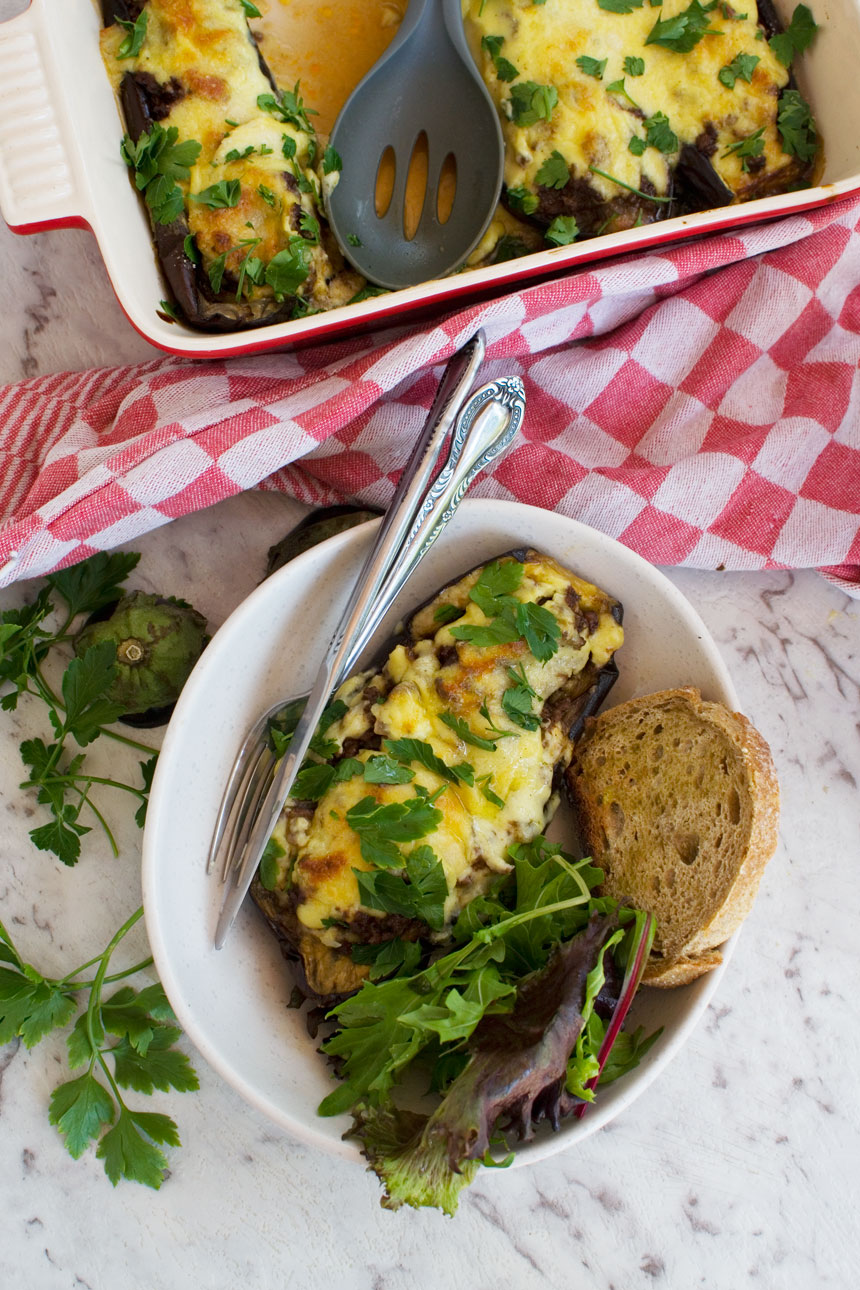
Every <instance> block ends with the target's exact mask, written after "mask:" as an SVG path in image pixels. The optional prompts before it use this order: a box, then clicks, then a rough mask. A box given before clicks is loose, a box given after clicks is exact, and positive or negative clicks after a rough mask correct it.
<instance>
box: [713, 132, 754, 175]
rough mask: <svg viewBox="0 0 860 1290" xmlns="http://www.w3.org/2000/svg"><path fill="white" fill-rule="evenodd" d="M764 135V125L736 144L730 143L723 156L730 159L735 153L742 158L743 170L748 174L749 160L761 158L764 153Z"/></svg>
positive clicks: (738, 140)
mask: <svg viewBox="0 0 860 1290" xmlns="http://www.w3.org/2000/svg"><path fill="white" fill-rule="evenodd" d="M763 135H764V126H763V125H762V126H759V128H758V129H757V130H754V131H753V133H752V134H748V135H747V136H746V138H745V139H737V140H736V141H735V142H734V143H730V144H729V146H728V147H727V148H726V150H725V152H724V153H723V154H722V155H723V156H724V157H728V156H730V155H731V154H732V153H735V154H736V155H737V156H738V157H740V158H741V170H743V171H744V173H747V172H748V171H749V158H750V157H760V156H761V155H762V153H763V152H764V139H763V137H762V136H763Z"/></svg>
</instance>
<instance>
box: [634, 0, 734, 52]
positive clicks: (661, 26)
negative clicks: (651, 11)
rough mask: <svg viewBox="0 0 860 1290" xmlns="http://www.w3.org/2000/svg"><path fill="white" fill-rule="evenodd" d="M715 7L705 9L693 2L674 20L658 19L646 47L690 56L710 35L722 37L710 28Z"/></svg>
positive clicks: (695, 1) (697, 0)
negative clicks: (655, 46)
mask: <svg viewBox="0 0 860 1290" xmlns="http://www.w3.org/2000/svg"><path fill="white" fill-rule="evenodd" d="M713 7H714V6H713V5H712V4H709V5H707V6H705V7H703V6H702V5H701V4H700V3H699V0H691V3H690V5H689V6H688V7H687V8H686V9H684V10H683V12H682V13H679V14H676V15H675V16H674V18H665V19H664V18H658V19H657V21H656V22H655V24H654V26H653V27H652V28H651V30H650V31H649V33H648V35H647V36H646V37H645V44H646V45H662V47H663V48H664V49H673V50H674V51H675V53H676V54H689V52H690V50H691V49H694V48H695V47H696V45H698V43H699V41H700V40H701V39H702V38H703V37H704V36H708V35H720V32H719V31H718V30H716V29H715V28H712V27H709V26H708V23H709V22H710V20H711V17H710V14H711V9H713Z"/></svg>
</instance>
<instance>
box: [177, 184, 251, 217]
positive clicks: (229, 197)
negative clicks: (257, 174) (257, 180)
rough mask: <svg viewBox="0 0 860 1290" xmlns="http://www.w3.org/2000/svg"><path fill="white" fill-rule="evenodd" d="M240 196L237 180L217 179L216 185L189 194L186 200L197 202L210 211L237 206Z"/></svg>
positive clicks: (240, 187) (240, 191)
mask: <svg viewBox="0 0 860 1290" xmlns="http://www.w3.org/2000/svg"><path fill="white" fill-rule="evenodd" d="M241 196H242V185H241V184H240V183H239V180H238V179H219V180H218V183H217V184H210V185H209V187H208V188H202V189H201V190H200V192H199V193H191V194H189V199H188V200H189V201H192V202H199V203H200V205H201V206H208V207H209V209H210V210H220V209H222V208H225V207H232V206H238V205H239V199H240V197H241Z"/></svg>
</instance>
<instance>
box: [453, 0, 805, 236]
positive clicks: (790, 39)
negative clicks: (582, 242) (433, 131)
mask: <svg viewBox="0 0 860 1290" xmlns="http://www.w3.org/2000/svg"><path fill="white" fill-rule="evenodd" d="M654 3H655V0H651V5H650V7H649V6H646V5H645V4H644V3H643V0H547V2H546V3H540V4H537V3H532V0H466V3H465V5H464V9H465V14H466V29H467V32H468V34H469V36H470V41H471V44H472V47H473V50H474V52H475V56H476V58H477V59H479V61H480V66H481V69H482V73H483V76H484V79H485V81H486V82H487V85H488V87H489V89H490V92H491V94H492V95H493V97H494V100H495V102H496V104H497V107H498V109H499V113H500V116H501V119H502V128H503V133H504V135H505V145H506V162H505V188H504V195H505V201H506V203H507V205H508V207H509V209H510V210H511V211H513V212H515V213H516V214H517V215H520V216H524V217H526V218H527V219H529V220H531V221H533V222H535V223H537V224H538V225H540V226H541V227H542V228H544V229H551V230H552V232H551V233H550V235H549V240H550V241H553V242H555V243H557V244H561V243H563V242H570V241H573V240H574V238H576V237H591V236H594V235H596V234H599V233H603V232H614V231H618V230H619V229H624V228H631V227H633V226H634V225H637V224H643V223H651V222H653V221H654V220H658V219H665V218H667V217H668V216H671V215H677V214H682V213H686V212H688V211H692V210H707V209H710V208H712V207H715V206H725V205H728V204H730V203H732V202H742V201H749V200H751V199H753V198H756V197H764V196H767V195H769V194H771V193H777V192H786V191H789V190H790V189H792V188H796V187H799V186H802V185H803V184H804V183H806V182H807V181H808V180H809V178H810V176H811V173H812V168H813V163H814V160H815V157H816V153H817V148H818V140H817V137H816V133H815V126H814V123H813V121H812V117H811V115H810V111H809V108H808V106H807V105H806V103H805V102H804V100H803V99H802V98H801V96H800V93H799V92H798V90H797V88H796V86H795V85H794V83H793V81H792V79H791V77H790V73H789V64H790V63H791V60H792V57H793V56H794V54H796V53H799V52H800V51H801V50H803V49H805V48H806V47H807V46H808V44H809V43H810V42H811V40H812V39H813V36H814V34H815V31H816V24H815V22H814V20H813V17H812V14H811V12H810V10H809V9H808V8H807V7H806V6H805V5H802V4H801V5H798V6H797V8H796V9H795V12H794V17H793V18H792V21H791V24H790V27H789V28H788V30H787V32H785V33H780V32H779V26H778V20H777V17H776V13H775V11H774V9H773V7H772V4H771V2H770V0H759V3H758V5H757V4H756V0H750V3H749V4H742V5H738V4H737V3H733V4H729V3H726V2H725V0H705V2H704V3H699V0H666V2H665V4H663V5H662V7H660V6H658V7H657V8H655V7H654Z"/></svg>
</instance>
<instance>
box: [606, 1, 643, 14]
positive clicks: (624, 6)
mask: <svg viewBox="0 0 860 1290" xmlns="http://www.w3.org/2000/svg"><path fill="white" fill-rule="evenodd" d="M642 3H643V0H597V7H598V9H605V10H606V12H607V13H632V12H633V10H634V9H641V8H642Z"/></svg>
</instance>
